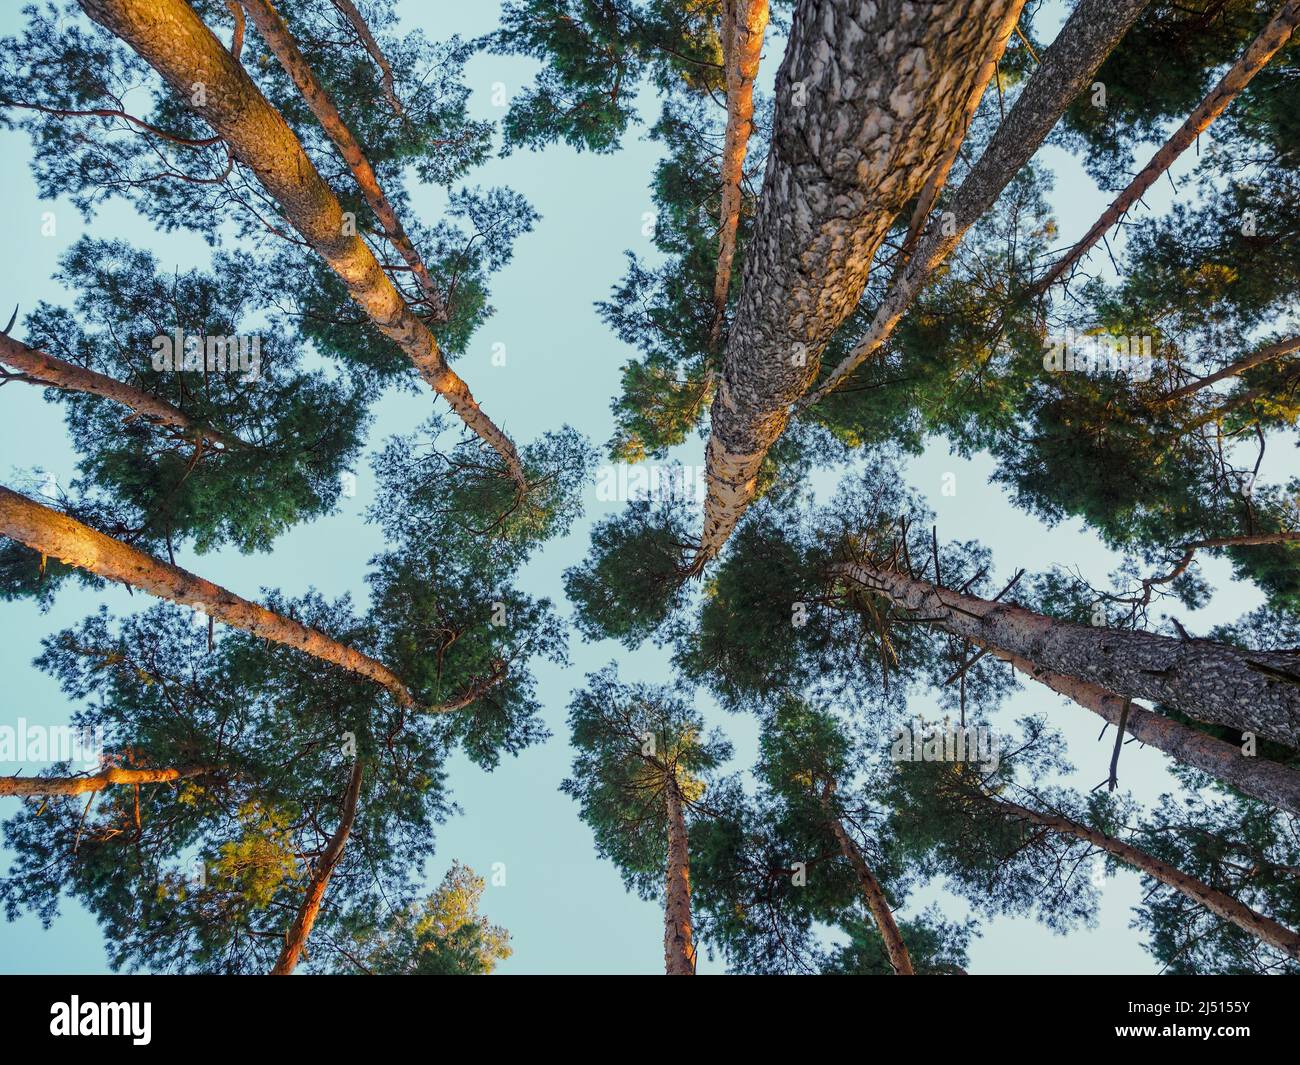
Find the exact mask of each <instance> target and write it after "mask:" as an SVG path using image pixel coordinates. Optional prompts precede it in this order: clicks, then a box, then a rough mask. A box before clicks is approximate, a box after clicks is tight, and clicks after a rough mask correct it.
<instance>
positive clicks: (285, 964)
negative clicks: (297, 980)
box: [270, 761, 362, 976]
mask: <svg viewBox="0 0 1300 1065" xmlns="http://www.w3.org/2000/svg"><path fill="white" fill-rule="evenodd" d="M361 777H362V766H361V763H360V762H359V761H358V762H357V763H356V764H355V765H354V766H353V767H352V777H351V779H349V781H348V790H347V793H346V794H345V795H344V796H343V812H342V813H341V814H340V815H339V825H338V828H337V829H335V831H334V835H333V836H331V837H330V841H329V844H328V845H327V846H326V847H325V852H324V853H323V854H322V855H321V856H320V861H319V862H318V863H317V865H316V869H315V871H314V872H313V873H312V876H311V881H310V882H309V883H308V884H307V894H306V895H305V896H304V898H303V900H302V905H301V906H300V907H299V908H298V915H297V916H296V917H295V918H294V920H293V924H291V925H290V926H289V929H288V931H287V932H285V934H284V949H283V950H281V951H280V957H279V958H278V959H277V960H276V963H275V967H274V968H273V969H272V970H271V973H270V975H271V976H288V975H289V974H290V973H292V972H293V970H294V968H295V967H296V966H297V965H298V959H299V958H300V957H301V956H302V952H303V949H304V948H305V947H306V946H307V937H308V936H309V935H311V930H312V926H313V925H314V924H315V923H316V916H317V914H319V913H320V907H321V902H322V901H323V900H324V898H325V889H326V888H327V887H329V883H330V877H331V876H333V875H334V869H335V867H336V866H337V865H338V864H339V861H340V860H341V859H342V857H343V848H344V847H345V846H346V845H347V842H348V835H349V834H350V833H351V832H352V823H353V822H354V821H355V820H356V819H357V797H358V796H359V795H360V794H361Z"/></svg>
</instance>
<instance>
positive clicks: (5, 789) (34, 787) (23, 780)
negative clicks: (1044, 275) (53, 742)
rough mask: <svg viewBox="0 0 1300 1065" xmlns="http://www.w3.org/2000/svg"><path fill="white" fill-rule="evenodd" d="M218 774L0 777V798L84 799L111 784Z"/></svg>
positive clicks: (206, 770)
mask: <svg viewBox="0 0 1300 1065" xmlns="http://www.w3.org/2000/svg"><path fill="white" fill-rule="evenodd" d="M216 772H218V770H217V769H216V768H214V767H212V766H203V765H197V766H187V767H185V768H184V769H119V768H116V767H114V768H111V769H104V770H101V771H100V772H98V773H96V774H95V775H94V776H89V777H0V795H84V794H86V792H88V791H103V790H105V789H106V788H110V787H112V786H113V785H115V784H137V785H139V784H167V783H170V782H172V781H175V780H190V779H192V778H194V777H204V776H210V775H211V774H213V773H216Z"/></svg>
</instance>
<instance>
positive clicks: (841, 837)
mask: <svg viewBox="0 0 1300 1065" xmlns="http://www.w3.org/2000/svg"><path fill="white" fill-rule="evenodd" d="M822 803H823V805H824V806H825V807H826V808H827V814H828V816H829V824H830V826H831V831H832V832H834V833H835V838H836V840H837V841H838V842H839V845H840V852H841V853H842V854H843V855H844V857H845V858H847V859H848V860H849V864H850V865H852V866H853V872H854V873H855V874H856V875H857V878H858V885H859V886H860V887H861V888H862V897H863V899H864V900H865V901H866V904H867V909H869V910H870V911H871V916H872V917H873V918H874V919H875V922H876V930H877V931H878V932H879V933H880V938H881V939H883V940H884V942H885V951H886V953H887V954H888V955H889V964H890V965H892V966H893V968H894V975H895V976H915V975H916V973H915V971H914V970H913V969H912V956H911V955H910V954H909V953H908V952H907V944H906V943H904V942H903V934H902V933H901V932H900V931H899V930H898V923H897V922H896V921H895V920H894V914H893V911H891V910H890V908H889V900H888V899H886V898H885V891H884V889H883V888H882V887H881V886H880V881H879V880H877V879H876V874H875V873H873V872H872V871H871V866H869V865H868V864H867V859H866V858H865V857H863V854H862V850H861V848H860V847H859V846H858V844H857V842H856V841H855V840H854V839H853V837H852V836H850V835H849V833H848V831H847V830H846V829H845V828H844V824H843V822H841V821H840V819H839V818H838V817H836V816H835V815H834V813H833V812H832V811H831V810H830V803H829V802H828V801H827V800H826V799H824V798H823V800H822Z"/></svg>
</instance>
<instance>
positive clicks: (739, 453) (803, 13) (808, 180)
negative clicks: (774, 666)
mask: <svg viewBox="0 0 1300 1065" xmlns="http://www.w3.org/2000/svg"><path fill="white" fill-rule="evenodd" d="M1022 3H1023V0H961V2H958V0H936V2H934V3H929V4H924V5H922V4H915V3H911V2H908V0H880V2H879V3H875V4H861V3H857V2H854V0H801V2H800V3H799V4H798V6H797V7H796V8H795V13H794V20H793V23H792V27H791V34H790V42H789V46H788V47H787V49H786V55H785V60H784V62H783V63H782V65H781V69H780V72H779V73H778V75H777V88H776V101H777V102H776V114H775V119H774V128H773V135H772V146H771V151H770V153H769V155H768V160H767V168H766V173H765V176H764V179H763V191H762V194H761V195H760V197H759V203H758V208H757V215H756V218H755V222H754V228H753V235H752V237H751V238H750V242H749V244H748V247H747V250H746V253H745V263H744V266H743V267H742V270H741V287H740V295H739V298H738V299H737V301H736V305H735V313H734V316H733V319H732V324H731V328H730V330H729V332H728V337H727V347H726V352H725V355H724V359H723V371H722V374H721V380H720V382H719V384H718V389H717V393H716V395H715V396H714V400H713V405H712V431H711V435H710V437H709V444H708V451H707V458H706V463H707V469H708V497H707V499H706V501H705V514H704V530H703V535H702V538H701V542H700V545H699V548H698V551H697V553H696V556H695V559H694V561H693V563H692V565H691V569H692V570H693V571H696V572H698V571H699V570H700V569H701V568H702V567H703V566H704V564H705V563H706V562H707V561H708V560H709V559H711V558H713V557H714V556H716V555H717V553H718V551H719V550H720V549H721V547H722V545H723V544H724V543H725V542H726V540H727V538H728V537H729V536H730V535H731V531H732V529H734V528H735V525H736V522H737V521H738V520H739V519H740V516H741V515H742V514H743V513H744V512H745V509H746V508H747V507H748V506H749V504H750V503H751V502H752V501H753V499H754V495H755V492H756V488H757V479H758V475H759V471H760V468H761V466H762V464H763V459H764V456H766V454H767V452H768V449H769V448H770V447H771V446H772V444H773V443H774V442H775V441H776V439H777V438H778V437H779V436H780V435H781V433H782V432H783V431H784V429H785V426H786V422H787V420H788V418H789V412H790V404H791V403H793V402H794V401H795V400H796V399H798V398H799V397H800V396H801V395H802V394H803V393H804V391H805V390H806V389H807V387H808V385H809V384H810V383H811V382H812V381H813V380H814V379H815V378H816V375H817V367H818V363H819V360H820V358H821V354H822V351H823V350H824V348H825V346H826V344H827V343H828V342H829V340H830V338H831V336H832V335H833V334H834V332H835V330H836V329H837V328H838V327H839V326H840V325H841V324H842V323H843V322H844V320H845V319H846V318H847V317H848V316H849V315H850V314H852V313H853V311H854V310H855V309H856V308H857V306H858V303H859V301H860V300H861V298H862V293H863V290H864V289H865V287H866V282H867V275H868V272H869V271H870V269H871V261H872V256H873V255H874V254H875V252H876V251H877V249H878V248H879V247H880V245H881V243H882V241H883V240H884V238H885V235H886V233H887V232H888V231H889V227H890V226H891V224H892V223H893V221H894V219H895V218H896V217H897V216H898V214H899V212H900V211H901V210H902V209H903V208H904V207H905V206H906V204H907V203H908V202H909V201H910V200H911V199H912V198H913V197H914V196H916V195H917V194H918V193H919V192H920V191H921V189H922V187H923V186H924V185H925V183H926V181H927V179H928V178H929V177H930V175H931V173H932V172H933V171H934V169H935V168H936V167H938V166H939V165H940V164H941V162H942V160H943V157H944V154H945V153H946V152H947V150H948V148H949V147H950V145H951V144H952V142H953V138H954V137H955V136H956V135H957V132H958V130H959V129H960V127H961V126H962V124H963V123H964V122H965V119H966V114H967V111H968V104H969V101H970V99H971V97H972V95H975V94H978V93H980V92H982V91H983V89H984V86H985V83H986V82H987V78H988V75H989V74H990V73H991V72H992V69H993V67H992V64H991V62H990V60H996V58H997V57H998V56H1000V55H1001V54H1002V50H1003V48H1004V47H1005V46H1006V41H1007V37H1008V36H1009V35H1010V34H1011V31H1012V29H1013V27H1014V25H1015V20H1016V18H1017V17H1018V15H1019V13H1020V8H1021V6H1022ZM981 78H983V79H984V81H981V80H980V79H981Z"/></svg>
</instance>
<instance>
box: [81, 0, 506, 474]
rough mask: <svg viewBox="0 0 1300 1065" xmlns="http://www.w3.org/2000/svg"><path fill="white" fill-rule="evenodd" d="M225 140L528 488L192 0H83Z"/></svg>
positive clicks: (502, 441) (499, 435) (495, 431)
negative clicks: (201, 17)
mask: <svg viewBox="0 0 1300 1065" xmlns="http://www.w3.org/2000/svg"><path fill="white" fill-rule="evenodd" d="M80 2H81V6H82V7H83V8H84V9H85V11H86V13H87V14H88V15H89V16H90V17H91V18H92V19H94V20H95V21H96V22H98V23H100V24H101V25H102V26H104V27H105V28H106V29H108V30H109V32H111V33H113V34H114V35H115V36H117V37H120V38H121V39H122V40H123V41H125V42H126V43H127V44H128V45H130V46H131V48H132V49H134V50H135V51H136V52H137V53H138V54H139V55H140V57H141V58H143V59H144V60H145V61H146V62H147V63H148V64H149V65H150V66H152V67H153V68H154V70H156V71H157V72H158V73H159V74H160V75H161V76H162V78H163V80H164V81H166V82H167V83H168V84H169V85H170V86H171V87H172V89H173V90H174V91H175V92H176V93H177V94H178V95H179V96H180V98H181V100H183V101H184V102H185V103H187V104H188V105H189V106H190V107H191V108H192V109H193V110H194V111H195V112H196V113H197V114H199V115H200V116H202V118H203V119H204V120H205V121H206V122H207V123H208V124H209V125H210V126H211V127H212V128H213V129H214V130H215V131H216V132H217V133H219V134H220V135H221V137H222V138H223V139H224V140H225V141H226V144H227V145H228V146H229V148H230V150H231V152H232V153H233V154H234V157H235V158H236V159H237V160H239V162H241V163H243V164H244V165H245V166H247V167H248V168H249V169H250V170H252V171H253V173H254V174H256V175H257V179H258V181H260V182H261V184H262V187H263V188H265V189H266V191H267V192H268V193H269V194H270V195H271V197H272V198H273V199H274V200H275V201H276V202H277V203H278V204H279V205H280V207H281V209H282V210H283V211H284V214H285V217H286V218H287V219H288V221H289V223H290V224H291V225H292V226H293V228H294V229H295V230H297V231H298V233H299V234H300V235H301V236H302V238H303V239H304V240H305V241H306V242H307V243H308V244H309V245H311V247H312V248H314V249H315V250H316V252H317V253H318V254H319V255H320V256H321V257H322V258H323V259H324V260H325V261H326V262H327V263H328V264H329V266H330V268H331V269H333V270H334V272H335V273H336V274H338V276H339V278H340V279H341V280H342V281H343V284H344V285H345V286H346V288H347V290H348V293H349V294H350V295H351V296H352V298H353V299H354V300H355V301H356V302H357V304H358V305H359V306H360V307H361V308H362V310H363V311H365V313H366V315H367V316H368V317H369V318H370V320H371V322H373V323H374V325H375V327H376V328H377V329H378V330H379V331H380V332H381V333H383V334H384V336H386V337H388V339H389V340H391V341H392V342H393V343H394V344H396V345H397V346H398V347H399V348H401V349H402V351H403V352H404V353H405V354H406V355H407V357H408V358H410V360H411V361H412V362H413V363H414V364H415V366H416V368H417V369H418V370H419V372H420V376H421V377H423V378H424V380H425V381H426V382H427V383H428V384H429V385H430V386H431V387H432V388H433V389H434V391H435V392H437V393H438V394H439V395H440V396H442V397H443V398H445V399H446V400H447V402H448V403H450V404H451V406H452V409H453V410H455V411H456V413H457V414H458V415H459V416H460V417H461V419H462V420H463V421H464V422H465V424H466V425H467V426H468V427H469V428H470V429H471V430H472V431H473V432H474V433H475V434H477V435H478V436H479V437H480V438H481V439H482V440H483V441H485V442H486V443H487V444H488V445H490V446H491V447H492V448H493V449H494V450H495V451H496V452H497V454H498V455H500V456H501V458H502V460H503V461H504V462H505V464H506V466H507V468H508V469H509V471H510V474H511V476H512V477H514V478H515V480H516V481H517V482H518V483H519V484H520V485H521V486H522V485H524V483H525V478H524V473H523V467H522V465H521V464H520V461H519V456H518V454H517V453H516V451H515V447H514V444H513V443H512V442H511V441H510V438H509V437H507V436H506V434H505V433H504V432H502V431H501V429H499V428H498V427H497V426H496V425H495V424H494V423H493V422H492V420H491V419H490V418H488V416H487V415H486V414H484V413H483V412H482V411H481V410H480V409H479V405H478V403H477V402H476V401H475V399H474V397H473V395H471V394H470V391H469V386H468V385H466V384H465V382H464V381H462V380H461V378H460V377H459V376H458V375H457V374H456V372H455V371H454V370H452V369H451V367H450V366H448V365H447V361H446V359H445V358H443V355H442V351H441V350H440V349H439V347H438V341H437V339H436V338H435V337H434V335H433V334H432V333H431V332H430V331H429V329H428V327H427V326H426V325H425V324H424V322H422V321H421V320H420V319H419V318H417V317H416V316H415V314H414V313H413V312H412V311H411V309H410V307H408V306H407V304H406V301H405V300H403V299H402V296H401V294H400V293H399V292H398V291H397V289H396V288H395V287H394V285H393V283H392V281H391V280H390V279H389V277H388V275H387V274H385V273H384V270H383V268H382V267H381V266H380V264H379V261H378V260H377V259H376V258H375V256H374V254H373V253H372V252H371V250H370V249H369V248H368V247H367V246H366V244H365V242H364V241H363V240H362V239H361V238H360V236H358V235H357V233H356V229H355V225H349V224H348V222H347V220H346V219H345V218H344V216H343V208H342V207H341V205H340V204H339V201H338V198H337V197H336V196H335V195H334V193H333V191H332V190H331V189H330V187H329V186H328V185H327V184H326V183H325V181H324V179H322V178H321V176H320V174H319V173H318V172H317V170H316V168H315V166H313V165H312V162H311V160H310V159H309V158H308V157H307V154H306V153H305V152H304V151H303V148H302V145H301V144H300V143H299V141H298V138H297V137H296V136H294V133H293V131H292V130H291V129H290V128H289V126H288V123H286V122H285V120H284V118H283V117H282V116H281V115H280V113H279V112H278V111H276V110H275V108H274V107H272V106H271V104H270V103H269V102H268V101H267V99H266V97H265V96H263V95H262V93H261V91H260V90H259V89H258V88H257V86H256V85H255V84H253V81H252V79H251V78H249V76H248V74H247V73H246V72H245V71H244V68H243V67H242V66H240V64H239V62H238V60H236V59H235V58H234V57H233V56H232V55H231V54H230V52H229V51H227V50H226V49H225V48H224V47H222V44H221V42H220V41H219V40H217V38H216V37H215V36H214V35H213V33H212V31H211V30H209V29H208V27H207V26H205V25H204V24H203V22H202V21H200V19H199V17H198V15H196V14H195V13H194V10H193V9H192V8H191V7H190V6H189V5H188V4H187V3H185V0H80Z"/></svg>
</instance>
